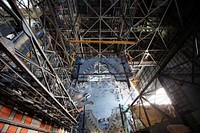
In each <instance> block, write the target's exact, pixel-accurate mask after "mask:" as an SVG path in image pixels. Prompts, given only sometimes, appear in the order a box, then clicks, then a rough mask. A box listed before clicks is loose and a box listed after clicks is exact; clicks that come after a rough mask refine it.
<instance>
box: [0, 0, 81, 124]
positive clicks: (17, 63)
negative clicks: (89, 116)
mask: <svg viewBox="0 0 200 133" xmlns="http://www.w3.org/2000/svg"><path fill="white" fill-rule="evenodd" d="M8 3H9V4H10V8H11V9H12V10H11V9H10V8H7V9H6V10H5V8H3V9H4V10H5V11H6V12H7V13H8V14H9V15H10V17H12V18H14V20H15V21H17V22H18V23H19V24H20V25H21V27H19V28H20V29H19V31H15V37H14V38H13V39H11V40H9V39H7V38H6V36H2V35H1V37H0V47H1V54H0V62H1V68H2V69H1V72H0V77H1V78H0V83H1V91H2V92H1V93H2V94H3V96H2V98H1V100H4V101H9V100H11V101H12V100H13V102H16V104H15V106H17V107H18V108H19V109H20V110H22V111H23V110H24V111H27V112H28V111H29V112H28V113H30V114H31V113H33V114H34V116H36V117H38V118H45V120H47V121H49V122H50V121H53V122H54V123H55V124H57V125H59V126H65V127H66V128H69V127H70V126H72V125H76V124H77V118H78V114H79V113H78V110H77V108H76V106H75V105H74V103H73V100H72V98H71V96H70V94H69V90H70V88H71V79H70V76H69V72H68V70H67V69H66V68H68V66H66V63H65V62H64V60H63V58H61V57H60V55H59V54H57V53H56V49H55V47H54V45H52V43H51V41H50V40H48V39H46V37H47V38H52V37H51V36H50V35H48V34H47V35H46V34H45V33H44V32H45V31H44V30H38V28H39V29H40V28H41V27H33V29H34V33H35V34H34V33H33V31H32V30H31V28H30V27H29V25H28V23H27V22H26V20H25V19H24V18H23V16H22V15H21V14H20V12H19V11H18V9H17V5H16V3H14V2H13V1H8ZM2 5H3V6H2ZM1 6H2V7H6V6H7V5H6V4H5V3H1ZM3 9H2V10H3ZM9 9H10V10H9ZM5 23H9V22H6V21H5ZM13 26H14V24H10V25H9V28H13ZM44 34H45V36H44ZM42 37H45V39H43V38H42ZM9 96H10V97H11V98H10V99H5V98H8V97H9ZM31 111H32V112H31Z"/></svg>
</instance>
